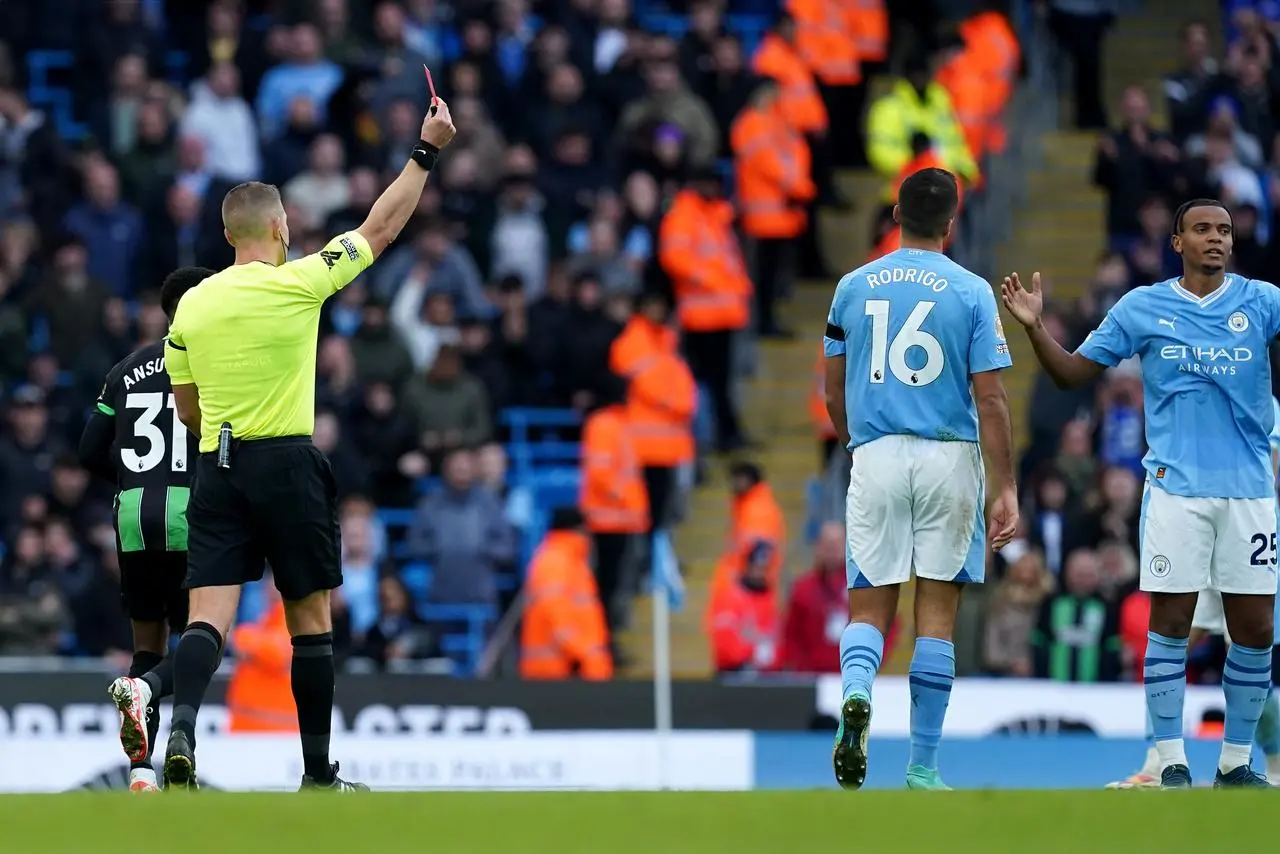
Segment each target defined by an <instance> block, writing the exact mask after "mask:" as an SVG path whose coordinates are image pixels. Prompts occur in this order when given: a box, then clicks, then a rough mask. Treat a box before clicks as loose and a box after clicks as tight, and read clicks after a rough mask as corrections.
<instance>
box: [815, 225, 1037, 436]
mask: <svg viewBox="0 0 1280 854" xmlns="http://www.w3.org/2000/svg"><path fill="white" fill-rule="evenodd" d="M823 349H824V351H825V352H826V354H827V356H844V357H845V406H846V408H847V410H848V418H849V435H850V437H852V441H851V442H850V444H849V449H850V450H853V449H854V448H856V447H858V446H859V445H863V444H866V443H867V442H870V441H872V440H873V439H878V438H880V437H881V436H892V435H907V436H920V437H923V438H925V439H939V440H942V441H944V442H976V441H978V412H977V409H976V407H975V406H974V403H973V393H972V392H971V391H970V389H969V376H970V375H971V374H979V373H984V372H986V371H995V370H999V369H1001V368H1007V367H1009V366H1010V365H1011V364H1013V361H1012V359H1010V357H1009V346H1008V344H1006V343H1005V340H1004V329H1003V327H1002V326H1001V323H1000V314H999V311H998V310H997V309H996V300H995V296H994V295H993V294H992V292H991V286H990V285H989V284H987V282H986V280H984V279H982V278H980V277H978V276H976V275H974V274H973V273H970V272H969V271H968V270H966V269H965V268H964V267H961V266H960V265H959V264H957V263H955V262H954V261H952V260H951V259H950V258H948V257H947V256H946V255H943V254H942V253H940V252H929V251H926V250H923V249H899V250H897V251H896V252H890V253H889V254H888V255H885V256H884V257H882V258H880V259H878V260H876V261H872V262H871V263H870V264H867V265H865V266H862V267H859V268H858V269H856V270H854V271H853V272H852V273H849V274H848V275H847V276H845V277H844V278H843V279H841V280H840V283H839V284H838V285H836V293H835V297H834V299H832V301H831V313H830V314H829V315H828V316H827V334H826V337H825V338H824V339H823Z"/></svg>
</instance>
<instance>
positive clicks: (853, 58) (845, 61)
mask: <svg viewBox="0 0 1280 854" xmlns="http://www.w3.org/2000/svg"><path fill="white" fill-rule="evenodd" d="M845 6H846V0H787V3H786V6H785V8H786V10H787V11H788V12H789V13H791V17H793V18H795V21H796V30H797V31H796V49H797V50H798V51H799V53H800V57H801V58H802V59H803V60H804V62H805V64H806V65H808V66H809V69H810V70H811V71H813V74H814V76H815V77H817V78H818V80H819V81H820V82H822V83H823V84H824V85H827V86H856V85H857V84H858V83H860V82H862V69H861V67H860V66H859V63H858V48H857V46H856V45H855V44H854V40H853V39H852V38H850V32H849V19H848V17H847V11H846V8H845Z"/></svg>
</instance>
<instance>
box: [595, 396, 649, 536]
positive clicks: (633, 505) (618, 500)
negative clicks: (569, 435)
mask: <svg viewBox="0 0 1280 854" xmlns="http://www.w3.org/2000/svg"><path fill="white" fill-rule="evenodd" d="M578 503H579V504H580V505H581V507H582V515H583V516H586V517H587V527H588V528H589V529H591V531H593V532H595V533H599V534H639V533H641V532H643V531H647V530H649V493H648V491H647V490H646V489H645V486H644V474H643V472H642V471H641V468H640V460H639V459H638V458H637V457H636V447H635V442H634V441H633V440H632V438H631V423H630V420H629V419H628V418H627V410H626V409H625V408H624V407H623V406H622V405H620V404H614V405H612V406H603V407H601V408H600V409H597V410H596V411H595V412H592V413H591V414H590V415H588V416H587V418H586V421H584V422H583V425H582V486H581V487H580V489H579V492H578Z"/></svg>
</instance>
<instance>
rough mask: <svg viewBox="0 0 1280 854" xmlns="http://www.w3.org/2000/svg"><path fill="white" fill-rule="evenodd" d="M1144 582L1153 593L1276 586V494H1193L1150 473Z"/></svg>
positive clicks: (1256, 591) (1257, 591) (1254, 591)
mask: <svg viewBox="0 0 1280 854" xmlns="http://www.w3.org/2000/svg"><path fill="white" fill-rule="evenodd" d="M1140 529H1141V532H1142V535H1141V536H1142V556H1141V558H1140V560H1141V564H1142V566H1141V572H1142V578H1141V587H1142V589H1143V590H1146V591H1147V592H1149V593H1198V592H1200V591H1201V590H1207V589H1209V588H1212V589H1214V590H1216V591H1218V592H1219V593H1242V594H1248V595H1266V594H1273V593H1275V592H1276V502H1275V499H1274V498H1190V497H1187V496H1184V495H1170V494H1169V493H1167V492H1165V491H1164V490H1163V489H1161V488H1160V487H1158V486H1154V485H1152V483H1151V479H1150V478H1148V479H1147V485H1146V487H1145V488H1144V489H1143V492H1142V519H1141V522H1140Z"/></svg>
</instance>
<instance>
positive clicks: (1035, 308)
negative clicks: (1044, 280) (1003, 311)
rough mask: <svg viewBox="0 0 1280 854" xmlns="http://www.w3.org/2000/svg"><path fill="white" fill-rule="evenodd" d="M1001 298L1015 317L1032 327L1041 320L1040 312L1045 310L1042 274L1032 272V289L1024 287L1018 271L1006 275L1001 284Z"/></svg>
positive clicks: (1024, 324)
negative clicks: (1041, 282) (1041, 290)
mask: <svg viewBox="0 0 1280 854" xmlns="http://www.w3.org/2000/svg"><path fill="white" fill-rule="evenodd" d="M1000 299H1001V301H1002V302H1004V307H1005V308H1007V309H1008V310H1009V313H1010V314H1012V315H1013V317H1014V319H1015V320H1017V321H1018V322H1019V323H1021V324H1022V325H1023V326H1027V327H1031V326H1035V325H1036V324H1037V323H1039V322H1040V313H1041V312H1042V311H1044V294H1042V293H1041V292H1040V274H1039V273H1032V274H1031V289H1030V290H1027V288H1025V287H1023V285H1022V281H1021V280H1020V279H1019V278H1018V274H1017V273H1012V274H1010V275H1008V276H1005V277H1004V283H1003V284H1002V285H1001V286H1000Z"/></svg>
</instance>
